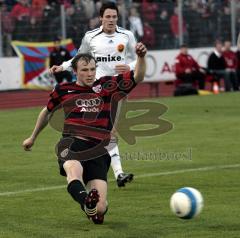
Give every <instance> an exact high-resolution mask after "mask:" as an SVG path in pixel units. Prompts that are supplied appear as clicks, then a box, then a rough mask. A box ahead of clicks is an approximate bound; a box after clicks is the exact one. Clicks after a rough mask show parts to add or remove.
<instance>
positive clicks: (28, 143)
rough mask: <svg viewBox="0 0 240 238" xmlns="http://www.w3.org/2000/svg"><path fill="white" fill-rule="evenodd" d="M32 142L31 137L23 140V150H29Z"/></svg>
mask: <svg viewBox="0 0 240 238" xmlns="http://www.w3.org/2000/svg"><path fill="white" fill-rule="evenodd" d="M33 144H34V140H33V139H32V138H31V137H29V138H27V139H26V140H24V141H23V143H22V146H23V149H24V150H26V151H31V147H32V146H33Z"/></svg>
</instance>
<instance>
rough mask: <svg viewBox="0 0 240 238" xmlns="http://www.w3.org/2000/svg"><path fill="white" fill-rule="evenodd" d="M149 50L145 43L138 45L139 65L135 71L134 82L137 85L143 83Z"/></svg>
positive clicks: (137, 64)
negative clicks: (146, 56)
mask: <svg viewBox="0 0 240 238" xmlns="http://www.w3.org/2000/svg"><path fill="white" fill-rule="evenodd" d="M146 53H147V48H146V46H145V45H144V44H143V43H141V42H140V43H137V44H136V54H137V63H136V67H135V71H134V80H135V82H136V83H139V82H141V81H143V79H144V76H145V73H146V59H145V55H146Z"/></svg>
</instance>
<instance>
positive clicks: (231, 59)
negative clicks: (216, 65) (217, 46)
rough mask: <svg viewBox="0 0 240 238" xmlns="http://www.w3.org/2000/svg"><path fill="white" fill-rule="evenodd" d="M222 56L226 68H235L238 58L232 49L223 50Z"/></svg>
mask: <svg viewBox="0 0 240 238" xmlns="http://www.w3.org/2000/svg"><path fill="white" fill-rule="evenodd" d="M223 57H224V59H225V62H226V68H227V69H237V65H238V60H237V57H236V54H235V53H234V52H233V51H231V50H229V51H224V52H223Z"/></svg>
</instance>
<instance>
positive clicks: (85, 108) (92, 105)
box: [76, 98, 102, 112]
mask: <svg viewBox="0 0 240 238" xmlns="http://www.w3.org/2000/svg"><path fill="white" fill-rule="evenodd" d="M101 104H102V100H101V99H100V98H91V99H77V100H76V105H77V107H79V108H81V110H80V112H99V111H100V106H101Z"/></svg>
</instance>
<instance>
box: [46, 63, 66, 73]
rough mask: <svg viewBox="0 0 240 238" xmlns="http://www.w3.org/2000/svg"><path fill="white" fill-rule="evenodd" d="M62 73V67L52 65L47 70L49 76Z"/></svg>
mask: <svg viewBox="0 0 240 238" xmlns="http://www.w3.org/2000/svg"><path fill="white" fill-rule="evenodd" d="M62 71H63V67H62V66H61V65H59V66H58V65H53V66H52V67H51V68H50V69H49V73H50V74H54V73H59V72H62Z"/></svg>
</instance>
